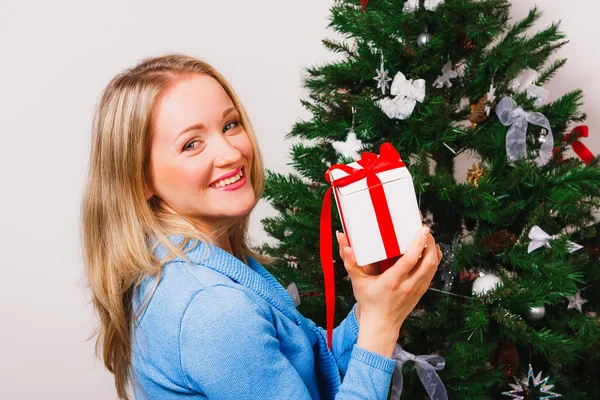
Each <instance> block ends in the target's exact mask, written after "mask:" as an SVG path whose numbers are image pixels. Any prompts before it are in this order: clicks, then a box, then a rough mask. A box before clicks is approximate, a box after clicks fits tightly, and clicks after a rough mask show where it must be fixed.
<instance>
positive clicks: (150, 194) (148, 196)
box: [144, 186, 154, 201]
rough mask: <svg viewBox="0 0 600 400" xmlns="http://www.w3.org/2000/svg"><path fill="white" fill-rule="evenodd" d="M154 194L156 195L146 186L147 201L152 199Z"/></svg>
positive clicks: (145, 195)
mask: <svg viewBox="0 0 600 400" xmlns="http://www.w3.org/2000/svg"><path fill="white" fill-rule="evenodd" d="M152 196H154V193H152V192H151V191H150V190H148V188H147V187H146V186H144V198H145V199H146V201H148V200H150V198H151V197H152Z"/></svg>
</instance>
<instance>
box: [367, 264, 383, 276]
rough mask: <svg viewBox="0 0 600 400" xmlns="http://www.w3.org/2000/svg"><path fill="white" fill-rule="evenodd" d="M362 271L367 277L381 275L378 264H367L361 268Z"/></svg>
mask: <svg viewBox="0 0 600 400" xmlns="http://www.w3.org/2000/svg"><path fill="white" fill-rule="evenodd" d="M362 269H363V271H365V274H367V275H379V274H381V266H380V264H379V262H375V263H373V264H367V265H364V266H363V267H362Z"/></svg>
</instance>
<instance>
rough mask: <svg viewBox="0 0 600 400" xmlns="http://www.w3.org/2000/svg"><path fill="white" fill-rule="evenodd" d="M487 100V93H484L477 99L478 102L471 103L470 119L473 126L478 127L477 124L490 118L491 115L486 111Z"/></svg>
mask: <svg viewBox="0 0 600 400" xmlns="http://www.w3.org/2000/svg"><path fill="white" fill-rule="evenodd" d="M486 102H487V94H485V95H483V97H482V98H480V99H479V101H477V104H471V115H469V121H471V128H473V129H475V128H477V124H478V123H480V122H483V121H485V120H486V119H488V117H489V115H487V112H486V111H485V105H486Z"/></svg>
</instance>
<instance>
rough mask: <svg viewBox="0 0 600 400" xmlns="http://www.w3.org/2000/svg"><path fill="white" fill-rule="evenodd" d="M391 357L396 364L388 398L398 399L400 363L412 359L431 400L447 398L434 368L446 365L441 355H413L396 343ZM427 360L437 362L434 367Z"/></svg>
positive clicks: (400, 384) (399, 391) (400, 383)
mask: <svg viewBox="0 0 600 400" xmlns="http://www.w3.org/2000/svg"><path fill="white" fill-rule="evenodd" d="M392 358H393V359H394V360H396V366H395V368H394V374H393V385H392V396H391V397H390V400H398V399H400V395H401V394H402V365H404V363H405V362H407V361H409V360H412V361H414V362H415V367H416V369H417V374H418V375H419V379H420V380H421V382H422V383H423V387H425V390H426V391H427V393H428V394H429V397H430V398H431V400H447V399H448V395H447V394H446V388H445V387H444V384H443V383H442V380H441V379H440V377H439V376H438V374H437V372H435V371H436V370H438V371H439V370H441V369H443V368H444V367H445V366H446V361H445V360H444V358H443V357H441V356H436V355H422V356H415V355H414V354H412V353H409V352H408V351H406V350H403V349H402V347H400V345H399V344H397V343H396V347H395V348H394V354H393V355H392ZM428 361H435V362H436V363H437V364H436V366H435V367H434V366H433V365H431V364H430V363H429V362H428Z"/></svg>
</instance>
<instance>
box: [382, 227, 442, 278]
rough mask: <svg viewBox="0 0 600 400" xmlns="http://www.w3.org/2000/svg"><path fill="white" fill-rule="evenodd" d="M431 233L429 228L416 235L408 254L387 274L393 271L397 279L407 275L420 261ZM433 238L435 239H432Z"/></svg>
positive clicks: (424, 228)
mask: <svg viewBox="0 0 600 400" xmlns="http://www.w3.org/2000/svg"><path fill="white" fill-rule="evenodd" d="M429 236H431V235H430V233H429V228H428V227H426V226H425V227H422V228H421V230H420V231H419V232H418V233H417V234H416V235H415V238H414V239H413V242H412V244H411V245H410V247H409V248H408V250H406V252H405V253H404V254H403V255H402V257H400V259H399V260H398V261H397V262H396V263H395V264H394V265H392V267H391V268H388V269H387V270H386V271H385V272H384V274H385V273H387V272H388V271H393V272H392V274H395V275H396V276H397V278H399V277H400V276H401V275H404V274H406V273H407V272H408V271H410V270H411V269H412V268H413V267H414V266H415V264H416V263H417V262H418V261H419V256H420V255H421V253H423V249H425V244H426V243H427V240H428V239H429ZM432 238H433V237H432Z"/></svg>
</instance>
